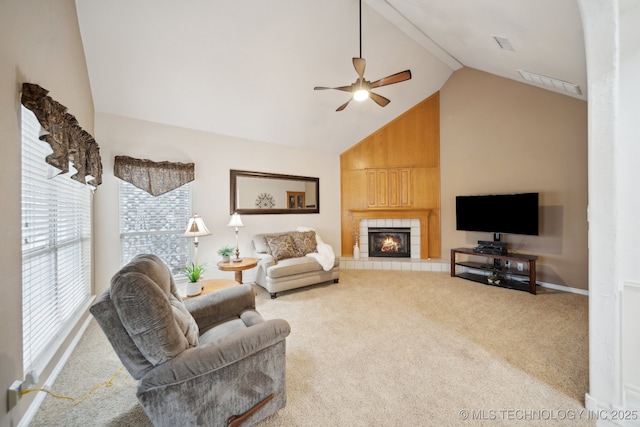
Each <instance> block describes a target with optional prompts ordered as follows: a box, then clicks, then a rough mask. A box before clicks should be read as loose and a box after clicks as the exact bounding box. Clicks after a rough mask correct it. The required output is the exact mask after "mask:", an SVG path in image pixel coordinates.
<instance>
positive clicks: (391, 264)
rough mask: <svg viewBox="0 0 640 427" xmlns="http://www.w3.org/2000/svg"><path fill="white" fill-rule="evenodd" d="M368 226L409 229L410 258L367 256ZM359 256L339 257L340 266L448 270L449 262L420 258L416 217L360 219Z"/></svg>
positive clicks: (418, 221) (357, 268) (370, 268)
mask: <svg viewBox="0 0 640 427" xmlns="http://www.w3.org/2000/svg"><path fill="white" fill-rule="evenodd" d="M369 227H385V228H390V227H405V228H410V229H411V258H388V257H382V258H371V257H369V238H368V229H369ZM358 235H359V238H358V240H359V242H360V258H357V259H356V258H353V254H352V253H349V254H348V255H347V256H342V257H340V268H345V269H351V270H407V271H438V272H449V270H450V268H451V267H450V263H449V262H448V261H444V260H441V259H420V220H419V219H417V218H411V219H407V218H403V219H391V218H381V219H380V218H379V219H362V220H360V230H359V233H358Z"/></svg>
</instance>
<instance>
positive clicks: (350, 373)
mask: <svg viewBox="0 0 640 427" xmlns="http://www.w3.org/2000/svg"><path fill="white" fill-rule="evenodd" d="M255 289H256V292H257V297H256V298H257V306H258V310H259V311H260V312H261V314H262V315H263V316H264V317H265V318H274V317H281V318H284V319H286V320H287V321H289V323H290V324H291V329H292V332H291V335H290V336H289V337H288V338H287V406H286V407H285V408H284V409H282V410H281V411H279V412H278V413H277V414H275V415H273V416H271V417H269V418H267V419H266V420H264V421H263V422H261V423H260V424H259V426H260V427H271V426H314V427H315V426H320V425H323V426H324V425H327V426H328V425H331V426H407V425H410V426H431V425H491V426H496V425H514V424H515V425H536V426H537V425H563V426H567V425H569V426H570V425H576V426H584V425H595V423H594V422H593V421H591V420H588V414H587V412H586V410H585V409H584V405H583V403H584V395H585V393H586V392H587V391H588V390H587V389H588V324H587V322H588V307H587V305H588V304H587V301H588V298H587V297H585V296H582V295H576V294H569V293H564V292H559V291H553V290H548V289H544V288H539V293H538V295H530V294H528V293H525V292H519V291H513V290H507V289H501V288H496V287H491V286H483V285H479V284H477V283H473V282H469V281H466V280H462V279H457V278H451V277H449V275H448V274H446V273H430V272H410V271H371V270H343V271H342V272H341V277H340V283H338V284H326V285H319V286H314V287H309V288H305V289H302V290H296V291H290V292H287V293H283V294H282V295H280V296H279V297H278V298H277V299H275V300H271V299H270V298H269V295H268V293H267V292H266V291H264V290H263V289H261V288H259V287H255ZM120 366H121V364H120V362H119V360H118V358H117V356H116V355H115V353H114V352H113V350H112V349H111V347H110V346H109V344H108V342H107V340H106V338H105V337H104V334H102V331H101V330H100V329H99V328H98V327H97V325H96V323H95V321H92V322H91V324H90V326H89V328H88V330H87V332H86V333H85V336H84V337H83V338H82V339H81V341H80V343H79V345H78V347H77V349H76V350H75V351H74V353H73V355H72V357H71V358H70V360H69V362H68V363H67V365H66V367H65V369H64V370H63V371H62V373H61V374H60V376H59V377H58V379H57V381H56V383H55V385H54V387H53V392H55V393H57V394H61V395H67V396H73V397H80V396H82V395H84V394H85V393H86V391H87V390H89V389H91V387H92V386H94V385H96V384H98V383H101V382H103V381H106V380H107V379H108V378H109V377H111V376H112V375H113V374H114V373H115V372H116V371H117V369H118V368H119V367H120ZM135 389H136V382H135V381H134V380H133V379H132V378H131V377H130V376H129V374H128V373H127V372H126V371H122V373H120V374H119V375H118V376H117V377H116V378H115V379H114V380H113V385H112V386H111V387H103V388H100V389H98V390H96V391H94V392H93V393H92V394H91V396H90V397H89V398H88V399H87V400H85V401H83V402H81V403H72V402H69V401H66V400H61V399H55V398H52V397H51V396H47V397H46V398H45V400H44V402H43V404H42V406H41V408H40V410H39V411H38V413H37V414H36V416H35V418H34V420H33V422H32V423H31V426H34V427H35V426H86V425H100V426H150V425H151V424H150V422H149V420H148V418H147V417H146V415H145V414H144V412H143V410H142V409H141V408H140V406H139V405H138V403H137V400H136V397H135Z"/></svg>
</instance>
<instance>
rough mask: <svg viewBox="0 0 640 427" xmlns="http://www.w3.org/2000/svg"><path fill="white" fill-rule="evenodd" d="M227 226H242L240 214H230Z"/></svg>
mask: <svg viewBox="0 0 640 427" xmlns="http://www.w3.org/2000/svg"><path fill="white" fill-rule="evenodd" d="M227 227H244V224H243V223H242V219H241V218H240V215H239V214H237V213H234V214H233V215H231V219H230V220H229V224H227Z"/></svg>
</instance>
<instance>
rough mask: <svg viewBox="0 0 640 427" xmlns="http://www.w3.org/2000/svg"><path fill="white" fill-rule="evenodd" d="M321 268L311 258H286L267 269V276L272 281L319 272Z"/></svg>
mask: <svg viewBox="0 0 640 427" xmlns="http://www.w3.org/2000/svg"><path fill="white" fill-rule="evenodd" d="M321 270H322V266H321V265H320V264H319V263H318V262H317V261H316V260H315V259H313V258H311V257H306V256H303V257H297V258H288V259H285V260H282V261H280V262H279V263H278V264H276V265H272V266H270V267H268V268H267V276H269V277H270V278H272V279H276V278H278V277H286V276H291V275H295V274H300V273H308V272H310V271H321Z"/></svg>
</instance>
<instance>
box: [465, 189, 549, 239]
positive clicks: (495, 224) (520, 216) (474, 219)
mask: <svg viewBox="0 0 640 427" xmlns="http://www.w3.org/2000/svg"><path fill="white" fill-rule="evenodd" d="M456 230H461V231H484V232H489V233H507V234H527V235H534V236H537V235H538V193H519V194H489V195H482V196H457V197H456Z"/></svg>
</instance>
